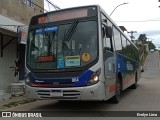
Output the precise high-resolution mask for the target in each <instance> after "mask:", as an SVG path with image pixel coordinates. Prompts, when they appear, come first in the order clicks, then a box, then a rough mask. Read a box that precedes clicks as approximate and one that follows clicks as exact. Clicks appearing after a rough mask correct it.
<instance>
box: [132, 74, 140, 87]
mask: <svg viewBox="0 0 160 120" xmlns="http://www.w3.org/2000/svg"><path fill="white" fill-rule="evenodd" d="M137 86H138V84H137V73H136V75H135V83H134V84H133V85H132V86H131V88H132V89H136V88H137Z"/></svg>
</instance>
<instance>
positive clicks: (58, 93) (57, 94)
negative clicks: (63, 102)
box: [50, 90, 63, 97]
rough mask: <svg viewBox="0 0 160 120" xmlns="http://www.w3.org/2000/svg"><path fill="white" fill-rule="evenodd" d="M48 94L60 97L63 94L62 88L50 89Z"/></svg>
mask: <svg viewBox="0 0 160 120" xmlns="http://www.w3.org/2000/svg"><path fill="white" fill-rule="evenodd" d="M50 96H52V97H62V96H63V91H62V90H52V91H51V92H50Z"/></svg>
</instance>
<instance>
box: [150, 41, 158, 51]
mask: <svg viewBox="0 0 160 120" xmlns="http://www.w3.org/2000/svg"><path fill="white" fill-rule="evenodd" d="M148 47H149V50H150V49H155V48H156V46H155V45H154V44H153V43H152V41H148Z"/></svg>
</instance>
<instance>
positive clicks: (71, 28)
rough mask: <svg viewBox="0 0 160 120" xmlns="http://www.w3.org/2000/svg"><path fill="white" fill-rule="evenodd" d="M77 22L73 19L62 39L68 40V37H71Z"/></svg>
mask: <svg viewBox="0 0 160 120" xmlns="http://www.w3.org/2000/svg"><path fill="white" fill-rule="evenodd" d="M78 23H79V21H78V20H75V21H74V22H73V23H72V25H71V26H70V28H69V30H68V31H67V33H66V34H65V36H64V41H69V39H70V38H71V37H72V35H73V33H74V32H75V30H76V27H77V25H78Z"/></svg>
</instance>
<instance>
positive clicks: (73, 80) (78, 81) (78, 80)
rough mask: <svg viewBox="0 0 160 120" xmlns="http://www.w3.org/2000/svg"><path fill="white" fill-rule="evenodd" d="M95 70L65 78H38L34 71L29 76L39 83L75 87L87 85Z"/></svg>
mask: <svg viewBox="0 0 160 120" xmlns="http://www.w3.org/2000/svg"><path fill="white" fill-rule="evenodd" d="M93 73H94V72H93V71H91V70H86V71H85V72H84V73H83V74H82V75H81V76H77V77H65V78H63V77H62V78H54V79H52V78H37V77H36V76H34V74H33V73H29V74H28V77H29V79H30V81H31V82H32V83H39V84H48V85H52V84H53V85H55V84H56V85H57V86H58V85H59V86H61V85H63V86H65V85H66V86H67V87H69V86H68V84H69V85H70V86H74V87H82V86H86V85H87V81H88V80H89V79H90V77H91V75H92V74H93ZM42 81H43V82H42Z"/></svg>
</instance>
